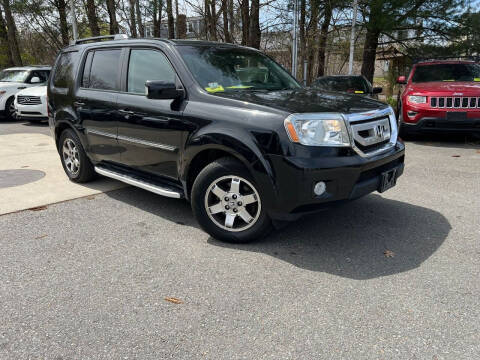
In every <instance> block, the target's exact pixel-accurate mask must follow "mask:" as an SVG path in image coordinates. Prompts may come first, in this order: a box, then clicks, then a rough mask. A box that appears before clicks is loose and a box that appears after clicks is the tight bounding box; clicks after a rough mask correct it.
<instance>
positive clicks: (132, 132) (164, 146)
mask: <svg viewBox="0 0 480 360" xmlns="http://www.w3.org/2000/svg"><path fill="white" fill-rule="evenodd" d="M124 69H125V70H124V78H123V81H124V84H123V91H122V92H121V93H119V94H118V98H117V103H118V111H119V126H118V142H119V145H120V146H121V147H122V148H123V149H125V151H123V152H122V154H121V162H122V164H124V165H126V166H130V167H133V168H134V169H136V170H138V171H142V172H147V173H150V174H154V175H160V176H166V177H170V178H174V179H177V177H178V171H177V157H178V149H179V147H180V141H181V135H182V131H181V122H182V111H181V110H180V109H177V108H175V106H172V102H173V100H153V99H147V97H146V94H145V82H146V81H147V80H163V81H168V82H175V81H176V78H177V76H176V72H175V69H174V68H173V66H172V64H171V63H170V61H169V60H168V58H167V57H166V55H165V54H164V53H163V52H162V51H160V50H159V49H156V48H133V47H132V48H131V49H128V53H127V54H125V63H124Z"/></svg>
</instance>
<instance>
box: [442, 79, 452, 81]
mask: <svg viewBox="0 0 480 360" xmlns="http://www.w3.org/2000/svg"><path fill="white" fill-rule="evenodd" d="M443 81H455V80H453V79H451V80H443Z"/></svg>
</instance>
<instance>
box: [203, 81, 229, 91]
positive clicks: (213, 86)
mask: <svg viewBox="0 0 480 360" xmlns="http://www.w3.org/2000/svg"><path fill="white" fill-rule="evenodd" d="M205 90H207V91H208V92H209V93H216V92H221V91H225V89H224V88H223V86H222V85H220V84H219V83H216V82H211V83H208V86H207V87H206V88H205Z"/></svg>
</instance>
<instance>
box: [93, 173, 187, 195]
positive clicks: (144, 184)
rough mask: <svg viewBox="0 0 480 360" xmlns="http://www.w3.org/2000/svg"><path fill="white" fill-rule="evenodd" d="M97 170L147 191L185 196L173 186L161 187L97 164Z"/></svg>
mask: <svg viewBox="0 0 480 360" xmlns="http://www.w3.org/2000/svg"><path fill="white" fill-rule="evenodd" d="M95 171H96V172H97V173H99V174H100V175H103V176H106V177H109V178H112V179H115V180H119V181H122V182H124V183H126V184H129V185H133V186H136V187H139V188H142V189H144V190H147V191H151V192H153V193H155V194H158V195H162V196H166V197H170V198H176V199H180V198H182V197H183V196H182V193H181V192H180V191H177V190H174V189H172V188H167V187H161V186H159V185H156V184H152V183H149V182H146V181H143V180H139V179H135V178H133V177H130V176H128V175H125V174H122V173H119V172H116V171H112V170H109V169H105V168H102V167H99V166H95Z"/></svg>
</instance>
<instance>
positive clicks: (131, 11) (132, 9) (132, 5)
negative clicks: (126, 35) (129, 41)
mask: <svg viewBox="0 0 480 360" xmlns="http://www.w3.org/2000/svg"><path fill="white" fill-rule="evenodd" d="M129 2H130V6H129V8H128V10H129V15H130V21H129V25H130V35H131V36H132V37H134V38H136V37H137V21H136V18H135V16H136V15H135V3H136V0H129Z"/></svg>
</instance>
